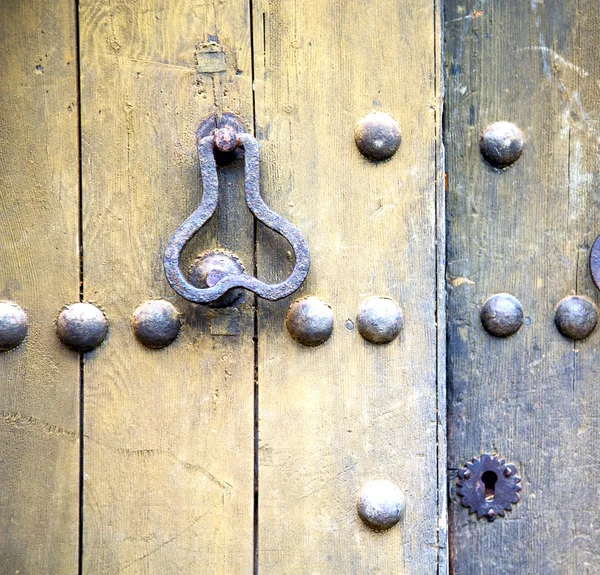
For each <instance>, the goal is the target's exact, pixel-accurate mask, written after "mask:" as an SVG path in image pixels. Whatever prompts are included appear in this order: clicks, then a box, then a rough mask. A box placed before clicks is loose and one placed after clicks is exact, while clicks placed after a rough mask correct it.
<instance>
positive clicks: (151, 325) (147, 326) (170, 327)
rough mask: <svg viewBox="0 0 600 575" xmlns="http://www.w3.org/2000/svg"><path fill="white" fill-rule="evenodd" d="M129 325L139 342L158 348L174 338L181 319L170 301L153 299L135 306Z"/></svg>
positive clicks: (177, 332) (166, 344)
mask: <svg viewBox="0 0 600 575" xmlns="http://www.w3.org/2000/svg"><path fill="white" fill-rule="evenodd" d="M131 325H132V328H133V333H134V334H135V337H137V339H138V340H139V341H140V343H142V344H143V345H145V346H146V347H149V348H152V349H160V348H163V347H166V346H168V345H169V344H170V343H172V342H173V341H174V340H175V338H176V337H177V335H178V334H179V329H180V327H181V319H180V316H179V312H178V311H177V309H175V306H174V305H173V304H172V303H170V302H168V301H166V300H164V299H155V300H150V301H146V302H144V303H143V304H141V305H139V306H138V307H137V309H136V310H135V311H134V312H133V319H132V322H131Z"/></svg>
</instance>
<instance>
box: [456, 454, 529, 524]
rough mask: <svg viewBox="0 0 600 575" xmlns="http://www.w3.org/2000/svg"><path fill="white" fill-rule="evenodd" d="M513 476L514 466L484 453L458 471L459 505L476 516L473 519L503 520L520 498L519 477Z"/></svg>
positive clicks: (495, 456) (514, 474)
mask: <svg viewBox="0 0 600 575" xmlns="http://www.w3.org/2000/svg"><path fill="white" fill-rule="evenodd" d="M516 473H517V470H516V468H515V466H514V465H512V464H507V463H506V461H505V460H504V459H498V456H497V455H490V454H489V453H484V454H483V455H482V456H481V457H479V458H477V457H475V458H473V460H472V461H470V462H469V463H467V464H466V465H465V467H464V468H463V469H460V470H459V472H458V478H459V479H458V483H457V486H458V490H457V493H458V494H459V495H460V496H461V500H460V502H461V504H462V506H463V507H468V508H469V513H477V519H481V518H482V517H484V516H485V517H486V518H487V519H488V520H489V521H493V520H494V519H496V517H497V516H498V515H500V516H502V517H504V516H505V515H506V511H510V510H511V509H512V507H511V505H512V504H513V503H518V502H519V501H520V499H521V497H520V495H519V491H521V486H520V485H519V482H520V481H521V478H520V477H519V476H518V475H517V474H516Z"/></svg>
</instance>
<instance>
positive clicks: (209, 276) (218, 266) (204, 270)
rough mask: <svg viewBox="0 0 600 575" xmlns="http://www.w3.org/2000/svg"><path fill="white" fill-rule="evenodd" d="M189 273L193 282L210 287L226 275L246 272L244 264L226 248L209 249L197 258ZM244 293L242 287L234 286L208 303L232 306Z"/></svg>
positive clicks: (195, 284)
mask: <svg viewBox="0 0 600 575" xmlns="http://www.w3.org/2000/svg"><path fill="white" fill-rule="evenodd" d="M189 273H190V283H191V284H193V285H194V286H196V287H198V288H208V287H212V286H214V285H215V284H216V283H217V282H218V281H219V280H220V279H222V278H224V277H225V276H229V275H239V274H241V273H244V266H243V265H242V264H241V262H240V260H239V259H238V257H237V256H236V255H235V254H233V253H230V252H226V251H224V250H209V251H207V252H204V253H202V254H200V255H199V256H198V257H197V258H196V260H195V261H194V263H193V264H192V265H191V267H190V272H189ZM243 295H244V290H243V289H242V288H234V289H231V290H229V291H228V292H226V293H225V294H223V295H222V296H221V297H220V298H219V299H217V300H215V301H213V302H211V303H209V304H208V305H209V306H210V307H215V308H222V307H228V306H232V305H235V304H236V303H239V302H240V301H241V299H242V297H243Z"/></svg>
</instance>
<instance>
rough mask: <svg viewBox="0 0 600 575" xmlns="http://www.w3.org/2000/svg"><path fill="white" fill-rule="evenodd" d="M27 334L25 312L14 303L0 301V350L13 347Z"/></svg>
mask: <svg viewBox="0 0 600 575" xmlns="http://www.w3.org/2000/svg"><path fill="white" fill-rule="evenodd" d="M26 335H27V314H26V313H25V312H24V311H23V309H22V308H21V307H20V306H18V305H17V304H16V303H13V302H11V301H0V351H8V350H9V349H14V348H15V347H17V346H18V345H19V344H20V343H22V342H23V340H24V339H25V336H26Z"/></svg>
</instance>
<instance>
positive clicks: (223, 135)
mask: <svg viewBox="0 0 600 575" xmlns="http://www.w3.org/2000/svg"><path fill="white" fill-rule="evenodd" d="M214 145H215V147H216V148H217V150H219V151H220V152H223V153H225V154H228V153H231V152H233V151H235V149H236V148H237V145H238V141H237V134H236V133H235V131H234V129H233V128H232V127H231V126H224V127H223V128H219V129H218V130H216V131H215V136H214Z"/></svg>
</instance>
